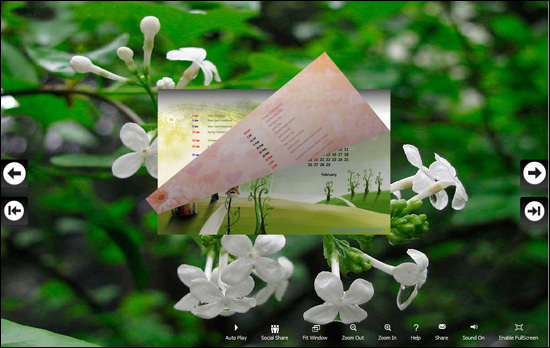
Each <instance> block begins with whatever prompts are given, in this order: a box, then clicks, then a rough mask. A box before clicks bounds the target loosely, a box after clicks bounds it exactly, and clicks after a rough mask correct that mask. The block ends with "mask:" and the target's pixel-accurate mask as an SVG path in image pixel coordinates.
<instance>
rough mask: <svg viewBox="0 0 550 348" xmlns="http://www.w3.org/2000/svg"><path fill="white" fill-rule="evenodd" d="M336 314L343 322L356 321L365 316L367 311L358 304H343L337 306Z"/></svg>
mask: <svg viewBox="0 0 550 348" xmlns="http://www.w3.org/2000/svg"><path fill="white" fill-rule="evenodd" d="M338 314H340V319H341V320H342V323H344V324H351V323H358V322H360V321H363V320H365V319H366V318H367V312H366V311H365V310H364V309H362V308H361V307H359V306H356V305H351V304H344V305H341V306H339V308H338Z"/></svg>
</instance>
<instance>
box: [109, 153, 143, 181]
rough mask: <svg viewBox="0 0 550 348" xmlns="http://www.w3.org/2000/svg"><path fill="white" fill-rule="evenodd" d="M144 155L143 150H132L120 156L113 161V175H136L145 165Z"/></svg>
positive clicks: (120, 176)
mask: <svg viewBox="0 0 550 348" xmlns="http://www.w3.org/2000/svg"><path fill="white" fill-rule="evenodd" d="M143 161H144V156H143V153H141V152H131V153H127V154H126V155H123V156H120V157H119V158H117V160H116V161H115V162H114V163H113V167H112V171H113V175H114V176H116V177H117V178H121V179H125V178H128V177H130V176H132V175H134V174H135V173H136V172H137V171H138V169H139V168H140V167H141V166H142V165H143Z"/></svg>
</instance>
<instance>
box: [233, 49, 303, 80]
mask: <svg viewBox="0 0 550 348" xmlns="http://www.w3.org/2000/svg"><path fill="white" fill-rule="evenodd" d="M248 61H249V64H250V67H251V69H250V72H249V73H247V74H245V75H243V76H241V77H239V78H236V79H233V80H232V81H231V82H228V83H227V84H225V85H224V86H231V87H238V86H253V87H269V88H279V87H281V86H283V85H284V84H285V83H287V82H288V81H289V80H290V79H292V78H293V77H294V76H296V75H297V74H298V73H299V72H300V71H301V70H302V69H301V68H300V67H298V66H296V65H294V64H292V63H289V62H287V61H284V60H282V59H279V58H275V57H272V56H270V55H268V54H264V53H258V54H251V55H250V57H249V59H248Z"/></svg>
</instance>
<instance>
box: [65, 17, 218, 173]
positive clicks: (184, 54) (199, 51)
mask: <svg viewBox="0 0 550 348" xmlns="http://www.w3.org/2000/svg"><path fill="white" fill-rule="evenodd" d="M140 29H141V32H142V33H143V64H142V65H141V69H140V67H138V64H136V62H135V61H134V51H133V50H132V49H131V48H129V47H119V48H118V49H117V55H118V57H119V58H120V60H122V61H123V62H124V63H125V64H126V67H127V68H128V70H129V71H130V73H132V75H134V78H127V77H123V76H120V75H117V74H115V73H113V72H111V71H108V70H105V69H103V68H101V67H99V66H97V65H95V64H94V63H93V62H92V61H91V60H90V59H89V58H88V57H84V56H74V57H72V58H71V61H70V65H71V67H72V68H73V70H75V71H76V72H78V73H92V74H96V75H99V76H101V77H104V78H107V79H111V80H115V81H118V82H122V83H128V84H134V85H139V86H141V87H142V88H143V89H144V90H145V91H146V92H147V94H149V96H150V98H151V101H152V102H153V105H154V106H155V109H156V108H157V98H156V96H155V95H154V92H156V91H158V90H160V89H174V88H185V87H186V86H187V84H188V83H189V81H191V80H193V79H195V78H196V77H197V76H198V73H199V70H202V71H203V73H204V85H205V86H208V85H210V83H211V82H212V79H215V80H216V81H217V82H221V79H220V75H219V74H218V69H217V68H216V66H215V65H214V64H213V63H212V62H210V61H208V60H206V50H204V49H203V48H198V47H185V48H180V49H179V50H173V51H170V52H168V54H167V58H168V59H169V60H180V61H190V62H192V63H191V66H189V67H188V68H187V69H186V70H185V71H184V73H183V75H182V77H181V78H180V80H179V82H178V84H177V85H176V84H175V82H174V80H172V78H170V77H163V78H161V79H160V80H158V81H157V82H156V86H154V87H153V86H151V84H150V80H151V79H150V73H151V57H152V53H153V48H154V46H155V36H156V35H157V34H158V32H159V31H160V21H159V19H158V18H157V17H154V16H147V17H145V18H143V19H142V21H141V23H140ZM154 133H156V132H154ZM152 135H153V136H154V135H155V134H149V135H147V134H146V133H145V131H144V130H143V129H141V127H140V126H139V125H137V124H132V123H129V124H126V125H124V127H122V129H121V131H120V138H121V140H122V143H123V144H124V145H126V147H128V148H129V149H131V150H133V151H134V152H132V153H129V154H126V155H124V156H122V157H120V158H118V159H117V160H116V161H115V162H114V163H113V166H112V171H113V175H114V176H116V177H118V178H127V177H129V176H131V175H133V174H134V173H136V172H137V170H138V169H139V168H140V167H141V166H142V165H143V164H144V163H145V166H146V167H147V170H148V172H149V174H151V176H152V177H154V178H157V162H156V161H157V140H156V139H151V136H152Z"/></svg>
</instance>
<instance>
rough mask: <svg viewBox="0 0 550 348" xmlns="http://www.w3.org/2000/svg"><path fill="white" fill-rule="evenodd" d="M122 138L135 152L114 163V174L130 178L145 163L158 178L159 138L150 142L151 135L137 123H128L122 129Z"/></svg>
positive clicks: (150, 172) (152, 174) (149, 170)
mask: <svg viewBox="0 0 550 348" xmlns="http://www.w3.org/2000/svg"><path fill="white" fill-rule="evenodd" d="M120 140H122V143H123V144H124V145H125V146H126V147H127V148H129V149H131V150H133V151H135V152H131V153H128V154H126V155H123V156H121V157H119V158H118V159H117V160H116V161H115V162H114V163H113V168H112V170H113V175H114V176H116V177H118V178H122V179H124V178H128V177H130V176H132V175H134V174H135V173H136V172H137V171H138V169H139V168H140V167H141V166H142V165H143V163H145V167H147V171H148V172H149V174H151V176H152V177H153V178H155V179H156V178H157V171H158V169H157V158H158V154H157V152H158V145H157V140H158V139H155V140H154V141H153V143H152V144H150V140H149V136H148V135H147V133H145V131H144V130H143V128H141V127H140V126H139V125H137V124H136V123H126V124H125V125H124V126H122V129H121V130H120Z"/></svg>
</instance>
